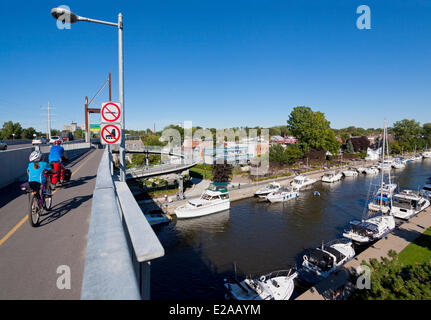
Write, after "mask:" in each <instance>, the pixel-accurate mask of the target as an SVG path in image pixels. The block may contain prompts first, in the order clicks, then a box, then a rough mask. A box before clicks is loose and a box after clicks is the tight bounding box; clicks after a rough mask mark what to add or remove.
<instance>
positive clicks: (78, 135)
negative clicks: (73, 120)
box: [73, 128, 84, 139]
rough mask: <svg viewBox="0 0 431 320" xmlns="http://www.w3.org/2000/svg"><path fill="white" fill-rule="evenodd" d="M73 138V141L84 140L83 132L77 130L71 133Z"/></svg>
mask: <svg viewBox="0 0 431 320" xmlns="http://www.w3.org/2000/svg"><path fill="white" fill-rule="evenodd" d="M73 138H75V139H82V138H84V130H82V129H81V128H77V129H76V130H75V132H74V133H73Z"/></svg>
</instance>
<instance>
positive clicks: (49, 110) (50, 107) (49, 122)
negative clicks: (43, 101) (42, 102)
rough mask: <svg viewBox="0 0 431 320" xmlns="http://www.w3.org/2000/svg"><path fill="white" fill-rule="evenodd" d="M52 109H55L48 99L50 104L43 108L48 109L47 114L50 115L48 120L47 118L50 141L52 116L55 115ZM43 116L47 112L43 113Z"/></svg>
mask: <svg viewBox="0 0 431 320" xmlns="http://www.w3.org/2000/svg"><path fill="white" fill-rule="evenodd" d="M52 109H54V108H53V107H52V106H51V104H50V103H49V101H48V106H47V107H46V109H45V108H42V110H47V111H48V114H47V116H48V120H47V130H48V133H47V136H46V137H47V139H48V141H49V140H50V139H51V117H52V116H53V114H52V113H51V110H52ZM42 115H43V116H45V114H42Z"/></svg>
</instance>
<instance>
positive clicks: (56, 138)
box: [49, 136, 61, 144]
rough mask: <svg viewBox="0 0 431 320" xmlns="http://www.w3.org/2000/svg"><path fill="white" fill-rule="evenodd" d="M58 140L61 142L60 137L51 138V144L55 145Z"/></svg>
mask: <svg viewBox="0 0 431 320" xmlns="http://www.w3.org/2000/svg"><path fill="white" fill-rule="evenodd" d="M57 140H60V141H61V138H60V137H59V136H51V139H49V143H50V144H53V143H54V142H55V141H57Z"/></svg>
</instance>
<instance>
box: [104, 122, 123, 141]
mask: <svg viewBox="0 0 431 320" xmlns="http://www.w3.org/2000/svg"><path fill="white" fill-rule="evenodd" d="M109 127H113V128H114V129H116V130H117V131H118V133H117V135H116V137H115V138H114V137H113V138H114V140H110V141H108V140H106V138H105V135H104V133H105V131H106V132H107V133H108V135H107V136H110V137H112V134H111V132H110V131H109V130H108V129H107V128H109ZM120 137H121V131H120V129H119V128H118V127H117V126H114V125H113V124H108V125H107V126H104V127H103V129H102V139H103V141H105V142H106V143H109V144H112V143H115V142H117V141H118V140H119V139H120Z"/></svg>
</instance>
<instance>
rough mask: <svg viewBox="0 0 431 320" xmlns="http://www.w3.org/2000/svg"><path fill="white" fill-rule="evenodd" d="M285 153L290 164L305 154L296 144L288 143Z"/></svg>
mask: <svg viewBox="0 0 431 320" xmlns="http://www.w3.org/2000/svg"><path fill="white" fill-rule="evenodd" d="M284 153H285V154H286V158H287V163H289V164H294V163H295V162H296V161H298V160H299V159H301V158H302V157H303V156H304V153H303V152H302V151H301V149H300V148H299V146H298V145H296V144H291V145H288V146H287V147H286V150H284Z"/></svg>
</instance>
